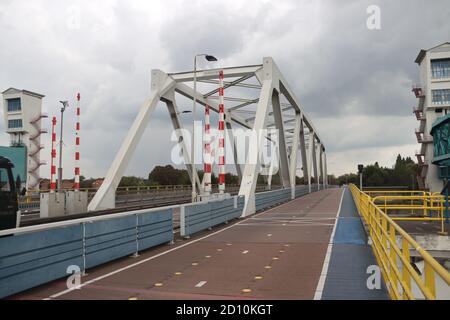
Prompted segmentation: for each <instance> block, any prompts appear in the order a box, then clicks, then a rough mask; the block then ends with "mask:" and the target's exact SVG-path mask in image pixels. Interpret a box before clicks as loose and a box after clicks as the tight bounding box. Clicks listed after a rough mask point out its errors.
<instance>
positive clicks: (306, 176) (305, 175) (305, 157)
mask: <svg viewBox="0 0 450 320" xmlns="http://www.w3.org/2000/svg"><path fill="white" fill-rule="evenodd" d="M300 155H301V157H302V168H303V183H304V184H308V185H309V162H308V153H307V149H306V142H305V127H304V123H303V115H302V114H300ZM310 189H311V188H310ZM310 192H311V190H310Z"/></svg>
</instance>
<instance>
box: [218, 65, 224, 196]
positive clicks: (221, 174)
mask: <svg viewBox="0 0 450 320" xmlns="http://www.w3.org/2000/svg"><path fill="white" fill-rule="evenodd" d="M223 82H224V74H223V70H221V71H220V72H219V150H218V151H219V193H225V100H224V86H223Z"/></svg>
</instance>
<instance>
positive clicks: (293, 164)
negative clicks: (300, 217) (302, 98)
mask: <svg viewBox="0 0 450 320" xmlns="http://www.w3.org/2000/svg"><path fill="white" fill-rule="evenodd" d="M300 125H301V114H300V113H299V112H296V113H295V127H294V136H293V141H292V149H291V157H290V164H289V175H290V181H291V199H292V200H294V199H295V188H296V186H297V156H298V143H299V139H300Z"/></svg>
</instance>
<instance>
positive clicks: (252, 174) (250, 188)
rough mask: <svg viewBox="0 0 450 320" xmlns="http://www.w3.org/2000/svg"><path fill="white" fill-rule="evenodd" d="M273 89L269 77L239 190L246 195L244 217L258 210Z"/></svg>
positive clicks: (258, 108)
mask: <svg viewBox="0 0 450 320" xmlns="http://www.w3.org/2000/svg"><path fill="white" fill-rule="evenodd" d="M272 91H273V86H272V79H271V78H269V79H266V80H264V81H263V85H262V89H261V95H260V99H259V102H258V107H257V109H256V115H255V122H254V125H253V132H252V136H251V139H250V140H251V141H250V152H249V153H248V155H247V161H246V164H245V168H244V173H243V175H242V182H241V188H240V190H239V195H241V196H245V205H244V210H243V212H242V217H247V216H249V215H252V214H254V213H255V212H256V204H255V191H256V183H257V181H258V175H259V172H258V170H260V151H261V149H262V146H263V142H264V139H265V133H264V132H263V129H265V123H266V118H267V110H268V108H269V104H270V100H271V98H272ZM255 148H256V149H255Z"/></svg>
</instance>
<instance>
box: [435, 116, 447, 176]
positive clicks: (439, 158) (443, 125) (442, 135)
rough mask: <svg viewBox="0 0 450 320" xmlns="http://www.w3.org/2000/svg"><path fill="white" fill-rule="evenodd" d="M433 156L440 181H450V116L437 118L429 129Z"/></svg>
mask: <svg viewBox="0 0 450 320" xmlns="http://www.w3.org/2000/svg"><path fill="white" fill-rule="evenodd" d="M430 133H431V135H432V136H433V144H434V148H433V149H434V154H433V162H432V163H433V164H434V165H437V166H438V167H439V170H438V174H439V178H440V179H445V180H448V179H450V114H448V115H445V116H443V117H440V118H438V119H437V120H436V121H435V122H434V123H433V126H432V128H431V132H430Z"/></svg>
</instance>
